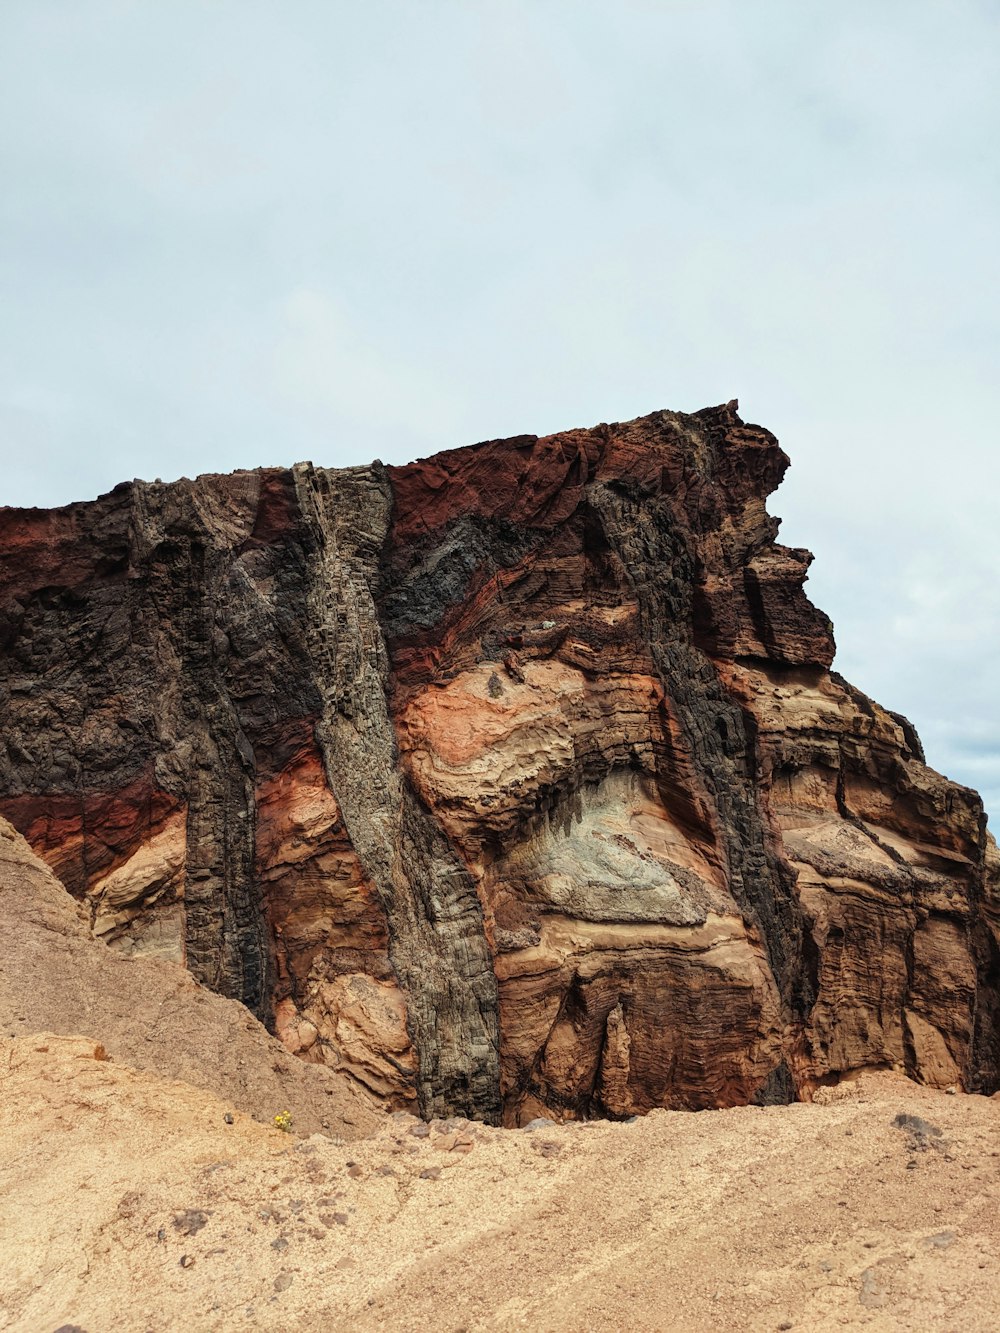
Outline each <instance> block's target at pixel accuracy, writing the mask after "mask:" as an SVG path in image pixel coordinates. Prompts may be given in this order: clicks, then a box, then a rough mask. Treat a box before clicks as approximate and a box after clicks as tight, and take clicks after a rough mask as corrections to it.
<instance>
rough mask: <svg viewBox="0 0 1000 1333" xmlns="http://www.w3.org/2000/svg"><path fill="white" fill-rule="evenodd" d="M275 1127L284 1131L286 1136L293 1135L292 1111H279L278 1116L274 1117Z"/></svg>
mask: <svg viewBox="0 0 1000 1333" xmlns="http://www.w3.org/2000/svg"><path fill="white" fill-rule="evenodd" d="M274 1125H275V1128H276V1129H281V1130H284V1132H285V1133H286V1134H291V1132H292V1113H291V1111H279V1112H278V1114H277V1115H276V1116H275V1117H274Z"/></svg>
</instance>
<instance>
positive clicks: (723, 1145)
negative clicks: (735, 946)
mask: <svg viewBox="0 0 1000 1333" xmlns="http://www.w3.org/2000/svg"><path fill="white" fill-rule="evenodd" d="M95 1052H96V1054H97V1055H100V1054H102V1051H101V1049H100V1048H96V1047H95V1042H94V1041H93V1040H89V1039H85V1038H71V1037H57V1036H44V1035H34V1036H26V1037H22V1038H18V1039H17V1040H13V1041H12V1040H9V1039H8V1040H4V1041H3V1042H2V1043H0V1327H2V1328H4V1329H17V1330H32V1331H34V1330H42V1331H44V1333H53V1331H54V1330H56V1329H60V1328H64V1327H65V1326H66V1325H70V1326H73V1327H75V1328H78V1329H83V1330H86V1333H103V1331H104V1330H111V1329H115V1330H132V1329H135V1330H160V1329H177V1328H184V1329H196V1330H201V1329H206V1330H207V1329H213V1330H214V1329H218V1330H222V1329H225V1330H229V1329H258V1328H262V1329H283V1330H291V1329H321V1330H338V1329H343V1330H348V1329H351V1330H355V1329H357V1330H366V1329H401V1330H410V1329H412V1330H418V1329H419V1330H427V1329H432V1330H438V1329H440V1330H444V1331H445V1333H459V1330H467V1331H468V1333H471V1331H472V1330H478V1329H515V1328H516V1329H540V1330H546V1329H553V1330H556V1329H558V1330H584V1329H601V1330H605V1329H607V1330H616V1331H617V1330H621V1331H622V1333H625V1331H627V1330H639V1329H685V1330H689V1329H788V1328H796V1329H803V1330H805V1329H810V1330H811V1329H827V1328H844V1327H847V1328H855V1327H857V1328H870V1329H873V1330H883V1329H886V1330H888V1329H892V1330H898V1329H907V1330H916V1329H920V1330H924V1329H942V1330H945V1329H955V1330H962V1333H972V1331H973V1330H983V1331H984V1333H985V1331H986V1330H989V1333H994V1330H996V1328H997V1327H998V1326H1000V1272H998V1267H997V1265H998V1260H1000V1216H998V1211H997V1199H998V1187H1000V1155H998V1154H1000V1100H997V1099H993V1100H988V1099H986V1098H982V1097H969V1096H962V1095H958V1096H947V1095H945V1094H943V1093H932V1092H927V1091H925V1090H923V1089H921V1088H919V1087H917V1086H916V1085H914V1084H912V1083H908V1082H906V1081H904V1080H899V1079H895V1078H894V1077H892V1076H890V1075H868V1076H865V1077H863V1078H861V1079H859V1080H858V1081H856V1082H854V1083H852V1084H848V1085H842V1086H841V1087H840V1088H838V1089H836V1090H833V1091H831V1092H830V1093H828V1094H826V1095H827V1103H826V1104H824V1105H819V1104H813V1105H796V1106H791V1107H782V1108H768V1109H760V1108H751V1107H746V1108H739V1109H736V1110H730V1111H720V1112H701V1113H699V1114H685V1113H681V1112H665V1111H664V1112H655V1113H653V1114H652V1115H650V1116H648V1117H646V1118H644V1119H641V1120H637V1121H634V1122H631V1123H624V1124H609V1123H606V1122H601V1123H595V1124H590V1125H567V1126H546V1127H542V1128H537V1129H533V1130H531V1129H525V1130H499V1129H489V1128H485V1127H483V1126H478V1125H472V1126H470V1125H468V1124H467V1123H466V1122H447V1124H444V1125H442V1124H440V1123H438V1124H435V1125H433V1126H431V1127H430V1129H428V1127H426V1126H424V1125H422V1124H420V1123H419V1122H416V1121H414V1120H413V1119H411V1118H410V1117H407V1116H395V1117H391V1118H389V1119H387V1120H386V1121H385V1122H384V1125H383V1127H382V1128H381V1129H380V1130H379V1132H378V1133H377V1134H376V1135H375V1136H373V1137H372V1138H370V1139H365V1140H361V1141H357V1142H354V1143H338V1142H335V1141H331V1140H330V1139H329V1138H325V1137H321V1136H319V1135H316V1136H313V1137H311V1138H307V1139H298V1138H297V1137H296V1136H295V1134H294V1132H293V1133H291V1134H286V1133H281V1132H280V1131H279V1130H276V1129H272V1128H268V1127H267V1126H264V1125H261V1124H258V1123H256V1122H254V1121H252V1120H250V1119H249V1118H248V1117H246V1116H244V1115H243V1114H241V1113H239V1112H234V1111H233V1109H232V1108H231V1107H229V1106H227V1105H226V1103H225V1102H222V1101H219V1100H217V1099H216V1098H215V1097H213V1096H212V1095H211V1094H210V1093H208V1092H205V1091H203V1090H201V1089H196V1088H193V1087H191V1086H190V1085H187V1084H184V1083H178V1082H170V1081H167V1080H165V1079H161V1078H158V1077H157V1076H155V1075H153V1074H150V1073H148V1072H143V1071H135V1070H132V1069H129V1068H127V1067H125V1066H121V1065H118V1064H116V1063H114V1062H110V1061H108V1060H102V1059H97V1058H95ZM900 1115H904V1116H915V1117H920V1118H921V1120H922V1121H924V1122H927V1123H926V1124H924V1125H922V1124H920V1123H917V1124H916V1125H915V1126H914V1125H912V1124H911V1125H903V1126H899V1125H897V1124H896V1123H895V1122H896V1118H897V1116H900ZM227 1116H231V1118H232V1121H233V1123H232V1124H229V1123H227V1120H226V1117H227ZM934 1130H939V1131H940V1133H935V1132H934Z"/></svg>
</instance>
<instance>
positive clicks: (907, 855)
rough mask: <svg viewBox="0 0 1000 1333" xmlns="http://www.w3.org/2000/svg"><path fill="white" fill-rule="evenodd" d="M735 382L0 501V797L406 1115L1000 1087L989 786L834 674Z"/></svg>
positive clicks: (128, 937)
mask: <svg viewBox="0 0 1000 1333" xmlns="http://www.w3.org/2000/svg"><path fill="white" fill-rule="evenodd" d="M786 466H787V459H786V458H785V456H784V454H783V453H782V452H781V450H780V449H779V447H778V445H777V442H776V441H775V439H774V437H773V436H772V435H770V434H769V433H768V432H767V431H765V430H762V429H761V428H759V427H756V426H748V425H745V424H744V423H743V422H742V421H741V420H740V418H739V416H738V415H737V412H736V406H735V404H729V405H727V406H725V407H720V408H714V409H709V410H706V411H704V412H700V413H696V414H694V415H691V416H686V415H682V414H679V413H670V412H662V413H656V414H654V415H653V416H650V417H646V418H642V419H640V420H638V421H633V422H628V423H624V424H617V425H611V426H600V427H597V428H596V429H594V430H589V431H584V430H580V431H571V432H567V433H565V434H561V435H556V436H551V437H547V438H543V439H538V438H536V437H534V436H529V437H520V438H517V439H514V440H506V441H495V442H490V443H486V444H482V445H476V446H473V447H471V448H468V449H460V450H454V451H450V452H448V453H443V454H440V455H438V456H436V457H435V458H432V459H429V460H424V461H422V462H419V463H414V464H411V465H410V466H408V467H403V468H384V467H382V465H381V464H377V463H376V464H373V465H372V466H371V467H368V468H351V469H344V470H340V471H332V470H325V469H322V468H315V467H313V466H312V465H309V464H303V465H300V466H298V467H296V468H294V469H290V470H279V469H273V470H265V471H260V472H251V473H237V474H234V475H232V476H228V477H202V478H199V479H198V480H197V481H194V482H189V481H181V482H177V483H175V484H173V485H160V484H156V485H149V484H146V483H141V482H135V483H131V484H128V485H124V486H120V487H118V488H117V489H116V490H115V491H113V492H112V493H111V494H110V495H107V496H104V497H102V498H101V499H99V500H97V501H95V502H93V503H91V504H80V505H72V506H69V507H67V508H64V509H60V510H54V511H51V512H41V511H16V510H6V511H2V512H0V581H2V582H0V674H2V683H0V689H2V714H0V718H2V720H0V733H2V734H0V812H2V813H3V814H4V815H6V816H7V818H8V819H10V820H11V822H12V823H13V824H15V825H16V827H17V828H18V829H19V830H20V831H21V832H22V833H23V834H24V835H25V837H26V838H27V839H28V841H29V842H30V843H31V845H32V846H33V848H34V849H35V851H36V852H37V853H38V854H39V855H40V856H42V857H43V858H44V859H45V860H46V861H47V862H48V864H49V865H50V866H51V867H52V869H53V870H54V871H55V873H56V874H57V875H58V877H59V878H60V879H61V880H62V882H63V884H65V886H66V887H67V888H68V889H69V890H70V892H71V893H72V894H73V895H74V896H75V897H77V898H78V899H79V900H80V901H81V902H82V903H84V904H85V905H86V906H87V907H88V909H89V912H90V917H91V921H92V924H93V929H94V931H95V932H96V933H97V934H98V935H99V936H100V937H101V938H103V939H104V940H105V941H106V942H107V943H108V944H109V945H110V946H111V947H112V948H114V949H117V950H121V951H125V952H144V953H154V954H160V955H164V956H167V957H171V958H174V959H176V960H179V961H183V962H185V963H186V964H187V966H188V968H189V969H190V970H191V971H192V972H193V973H194V974H195V976H197V977H198V978H199V979H200V980H202V981H204V982H206V983H207V984H209V985H210V986H212V987H213V988H215V989H217V990H219V991H220V992H222V993H223V994H225V995H228V996H232V997H235V998H238V999H241V1000H242V1001H243V1002H244V1003H245V1004H246V1005H248V1006H249V1007H250V1008H251V1009H252V1010H253V1011H254V1012H255V1013H256V1014H257V1015H258V1016H259V1017H261V1018H262V1019H264V1021H265V1022H267V1023H268V1024H269V1025H270V1026H272V1028H274V1030H275V1031H276V1032H277V1034H278V1035H279V1036H280V1037H281V1039H282V1040H283V1041H284V1042H285V1044H286V1046H287V1047H288V1048H289V1049H290V1050H291V1051H293V1052H295V1053H296V1054H298V1055H300V1056H302V1057H303V1058H304V1059H306V1060H309V1061H313V1062H317V1063H324V1064H328V1065H331V1066H334V1067H336V1068H338V1069H341V1070H343V1071H344V1072H346V1073H347V1074H349V1075H351V1076H352V1077H353V1078H355V1079H357V1080H358V1081H359V1082H360V1083H362V1084H363V1085H364V1086H365V1087H366V1088H367V1089H368V1090H370V1091H371V1092H373V1093H374V1094H375V1095H376V1096H378V1097H381V1098H383V1099H384V1100H385V1101H386V1103H387V1104H389V1105H393V1106H413V1105H417V1106H419V1108H420V1109H421V1111H423V1112H424V1113H425V1114H440V1113H444V1112H449V1111H455V1112H461V1113H466V1114H474V1115H478V1116H481V1117H483V1118H486V1119H498V1118H502V1119H504V1120H506V1121H507V1122H510V1123H519V1122H521V1123H523V1122H524V1121H525V1120H528V1119H531V1118H532V1117H533V1116H536V1115H538V1114H540V1113H544V1114H547V1115H555V1116H558V1117H569V1116H585V1115H612V1116H621V1115H629V1114H632V1113H635V1112H642V1111H645V1110H648V1109H650V1108H651V1107H654V1106H667V1107H692V1108H697V1107H708V1106H728V1105H734V1104H739V1103H743V1102H748V1101H751V1100H754V1099H758V1100H784V1099H788V1098H790V1097H793V1096H796V1095H798V1096H809V1095H810V1093H811V1092H812V1090H813V1089H815V1088H816V1087H817V1086H818V1085H820V1084H822V1083H824V1082H831V1081H835V1080H836V1079H837V1078H838V1077H839V1076H841V1075H842V1074H844V1073H845V1072H847V1071H850V1070H854V1069H859V1068H862V1067H870V1066H877V1067H891V1068H894V1069H898V1070H903V1071H905V1072H906V1073H908V1074H910V1075H911V1076H912V1077H914V1078H916V1079H919V1080H921V1081H924V1082H926V1083H930V1084H933V1085H936V1086H947V1085H953V1084H955V1085H961V1086H965V1087H968V1088H981V1089H985V1090H993V1089H994V1088H996V1086H997V1085H998V1081H1000V1042H998V1012H1000V999H998V958H1000V865H998V860H997V857H996V851H995V848H994V847H993V845H992V842H991V840H990V839H989V838H988V835H987V834H986V831H985V820H984V817H983V812H982V806H981V803H980V801H979V798H978V797H977V796H976V794H975V793H974V792H971V791H969V790H967V789H965V788H963V787H959V786H957V785H956V784H954V783H950V782H948V781H946V780H945V779H944V778H942V777H940V776H939V775H938V774H936V773H934V772H933V771H932V770H930V769H928V768H927V767H926V766H925V764H924V762H923V755H922V753H921V750H920V745H919V742H918V740H917V737H916V735H915V733H914V731H913V728H912V727H911V726H910V725H909V724H908V723H907V722H906V721H905V719H903V718H900V717H898V716H897V715H895V714H892V713H889V712H887V711H885V710H884V709H882V708H880V707H879V706H878V705H877V704H875V703H873V702H872V701H871V700H869V699H867V698H866V697H865V696H863V695H862V694H860V693H859V692H858V691H857V690H854V689H853V688H852V687H851V686H849V685H848V684H847V683H846V682H845V681H843V680H842V679H841V678H840V677H839V676H837V675H836V674H835V673H833V672H831V670H830V666H831V662H832V659H833V652H834V645H833V639H832V635H831V627H830V624H829V622H828V620H827V619H826V617H825V616H824V615H823V614H822V613H821V612H818V611H817V610H816V609H815V608H814V607H813V606H812V605H811V604H810V602H809V601H808V599H807V598H806V596H805V594H804V592H803V587H802V585H803V582H804V580H805V576H806V571H807V568H808V564H809V561H810V558H811V557H810V556H809V554H808V552H805V551H801V550H791V549H789V548H786V547H782V546H780V545H778V544H777V543H776V541H775V537H776V533H777V527H778V523H777V520H776V519H773V518H771V517H770V516H769V515H768V513H767V509H766V500H767V496H768V495H769V494H770V493H771V492H772V491H773V490H774V489H775V488H776V487H777V485H778V484H779V482H780V480H781V477H782V475H783V473H784V470H785V467H786Z"/></svg>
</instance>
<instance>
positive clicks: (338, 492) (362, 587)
mask: <svg viewBox="0 0 1000 1333" xmlns="http://www.w3.org/2000/svg"><path fill="white" fill-rule="evenodd" d="M294 474H295V483H296V491H297V494H298V499H299V505H300V508H301V512H302V514H303V517H304V521H305V523H306V524H307V526H308V527H309V528H310V529H311V531H312V535H313V537H314V539H315V544H316V549H315V553H314V574H313V578H312V586H311V590H310V593H309V597H308V601H309V607H308V622H309V636H310V649H311V654H312V657H313V663H314V670H315V672H316V682H317V685H318V687H319V690H320V694H321V697H322V715H321V718H320V721H319V723H318V724H317V738H318V740H319V744H320V748H321V751H322V754H323V760H324V765H325V767H326V772H327V780H328V782H329V784H330V787H331V790H332V791H333V793H334V795H335V796H336V798H337V802H338V804H339V806H340V809H341V812H342V815H343V818H344V822H345V825H346V827H347V831H348V834H349V836H350V839H351V842H352V844H353V846H354V848H355V851H356V852H357V854H358V856H359V858H360V860H361V863H362V865H363V866H364V869H365V872H366V873H367V875H368V876H369V877H370V878H371V881H372V883H373V884H374V885H375V887H376V890H377V892H378V894H379V896H380V898H381V900H382V904H383V906H384V909H385V913H386V917H387V919H388V923H389V933H390V956H391V958H392V963H393V967H394V968H395V971H396V974H397V976H398V978H399V981H400V984H401V985H402V987H403V989H404V991H405V992H406V995H407V1002H408V1006H409V1010H408V1020H409V1027H410V1033H411V1037H412V1039H413V1042H414V1045H415V1047H416V1050H417V1052H418V1056H419V1061H420V1073H419V1080H418V1096H419V1100H420V1107H421V1110H422V1111H423V1113H424V1114H425V1115H443V1114H449V1113H451V1114H454V1113H461V1114H466V1115H471V1116H477V1117H480V1118H483V1119H487V1120H495V1119H497V1118H498V1116H499V1110H500V1073H499V1028H498V1017H497V1014H498V1002H497V987H496V978H495V976H494V973H493V966H492V961H491V957H490V952H489V948H488V946H487V942H486V936H485V932H484V926H483V915H482V908H481V905H480V902H479V898H478V896H477V894H476V890H475V886H474V884H473V882H472V879H471V877H470V875H469V873H468V871H467V869H466V868H465V866H464V865H463V864H462V862H461V861H460V860H459V859H458V857H457V855H456V854H455V853H454V851H453V850H452V849H451V847H450V845H449V844H448V842H447V840H446V838H445V837H444V834H443V833H442V832H441V830H440V828H439V827H438V825H437V823H436V822H435V821H434V819H433V817H432V816H431V815H430V814H429V813H428V812H427V811H426V810H425V809H424V807H423V806H421V805H420V803H419V802H418V800H417V799H416V797H415V796H414V794H413V792H412V791H411V790H410V788H409V786H408V784H407V782H406V780H405V778H404V777H403V776H402V775H401V773H400V770H399V766H398V764H397V756H396V740H395V733H394V730H393V725H392V720H391V718H390V716H389V711H388V706H387V702H386V683H387V677H388V670H389V663H388V655H387V652H386V647H385V642H384V639H383V636H382V631H381V628H380V626H379V621H378V614H377V611H376V601H375V594H376V592H377V589H378V583H379V577H380V574H379V571H380V562H381V556H382V549H383V546H384V543H385V539H386V535H387V533H388V529H389V520H390V515H391V509H392V494H391V489H390V485H389V481H388V478H387V477H386V474H385V472H384V470H383V469H382V468H381V465H374V466H372V467H370V468H345V469H342V470H337V471H336V472H332V471H326V470H323V469H316V468H313V467H312V466H311V465H309V464H301V465H299V466H297V467H296V468H295V470H294Z"/></svg>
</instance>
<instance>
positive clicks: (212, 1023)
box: [0, 819, 382, 1137]
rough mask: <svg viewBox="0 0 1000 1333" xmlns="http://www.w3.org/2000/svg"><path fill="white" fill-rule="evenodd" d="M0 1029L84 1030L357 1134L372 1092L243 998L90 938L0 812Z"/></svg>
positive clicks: (175, 1073) (248, 1099) (247, 1105)
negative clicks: (266, 1021) (310, 1052)
mask: <svg viewBox="0 0 1000 1333" xmlns="http://www.w3.org/2000/svg"><path fill="white" fill-rule="evenodd" d="M0 936H2V938H3V942H4V943H3V956H2V962H0V1035H3V1036H5V1037H7V1036H10V1037H13V1036H18V1035H20V1034H21V1033H24V1032H40V1031H49V1032H62V1033H70V1034H71V1033H74V1032H87V1033H94V1034H96V1036H97V1037H98V1038H99V1039H100V1040H101V1041H102V1042H103V1043H104V1045H105V1046H106V1047H107V1049H108V1052H109V1054H111V1055H112V1056H113V1057H114V1058H115V1059H116V1060H121V1061H123V1062H127V1063H128V1064H131V1065H135V1066H136V1067H138V1068H140V1069H149V1070H152V1071H154V1072H156V1073H160V1074H166V1075H168V1076H170V1077H172V1078H182V1079H184V1080H186V1081H187V1082H188V1083H192V1084H194V1085H195V1086H196V1087H201V1088H206V1089H208V1090H209V1091H211V1092H214V1093H216V1094H217V1095H218V1096H220V1097H225V1098H227V1099H229V1100H230V1101H231V1102H232V1103H233V1105H234V1106H237V1107H239V1108H240V1110H243V1111H246V1112H247V1113H248V1114H249V1115H252V1116H254V1117H256V1118H257V1119H259V1120H264V1121H268V1122H270V1120H271V1119H272V1118H273V1116H274V1115H275V1113H276V1112H277V1111H280V1110H283V1109H284V1108H285V1107H286V1106H287V1107H288V1108H289V1109H290V1110H291V1111H292V1112H293V1114H294V1115H295V1118H296V1122H297V1123H298V1124H299V1125H301V1126H302V1127H303V1129H306V1130H313V1129H316V1130H319V1129H323V1128H332V1127H337V1130H338V1132H339V1133H340V1134H342V1135H344V1136H345V1137H355V1136H357V1135H359V1134H364V1133H367V1132H368V1130H369V1129H371V1128H372V1126H373V1125H375V1124H377V1123H378V1121H379V1120H380V1119H381V1115H382V1112H381V1110H380V1109H379V1108H377V1106H376V1104H375V1101H374V1099H373V1098H372V1097H371V1096H370V1094H369V1093H368V1092H367V1091H366V1090H365V1089H363V1088H362V1087H361V1086H360V1085H359V1084H358V1083H357V1082H355V1081H354V1080H353V1079H351V1078H349V1077H348V1076H347V1075H345V1074H341V1073H337V1072H334V1071H333V1070H330V1069H327V1068H324V1067H322V1066H319V1065H307V1064H304V1063H303V1062H302V1061H301V1060H297V1059H295V1058H294V1057H293V1056H290V1055H289V1054H288V1052H287V1051H286V1050H285V1048H284V1047H283V1046H282V1045H281V1043H280V1042H278V1041H276V1040H275V1039H274V1038H273V1037H271V1036H269V1035H268V1033H267V1031H266V1029H265V1028H264V1027H263V1026H262V1025H261V1024H260V1023H258V1022H257V1020H256V1019H255V1018H254V1017H253V1015H252V1014H250V1013H249V1012H248V1011H247V1010H246V1009H245V1008H244V1007H243V1005H241V1004H237V1003H236V1001H234V1000H225V999H223V998H222V997H221V996H220V995H215V994H213V993H212V992H211V991H210V990H207V989H206V988H205V987H204V986H199V985H198V983H197V982H196V981H195V980H194V978H193V977H192V976H191V974H190V973H189V972H187V971H185V969H184V968H183V967H180V966H179V965H177V964H175V963H168V962H165V961H162V960H158V959H152V958H141V957H140V958H125V957H123V956H122V955H121V954H117V953H114V952H113V951H112V950H111V949H109V948H108V947H107V946H106V945H105V944H104V943H102V942H101V941H100V940H98V939H94V938H93V937H92V935H91V934H90V929H89V925H88V922H87V918H86V915H85V913H84V912H83V909H82V908H81V907H80V906H79V904H77V903H76V902H75V901H74V900H73V899H72V898H71V897H70V895H69V894H68V893H67V892H66V890H65V889H64V888H63V886H62V885H61V884H60V883H59V881H58V880H57V879H56V878H55V876H54V875H53V874H52V872H51V871H50V870H49V868H48V866H47V865H45V863H44V862H43V861H41V860H39V858H38V857H37V856H35V854H34V853H33V852H32V850H31V848H30V847H29V846H28V844H27V843H26V842H25V840H24V839H23V838H22V837H21V836H20V835H19V834H18V833H17V832H16V831H15V830H14V829H13V828H12V827H11V825H10V824H8V823H7V821H6V820H4V819H0Z"/></svg>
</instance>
